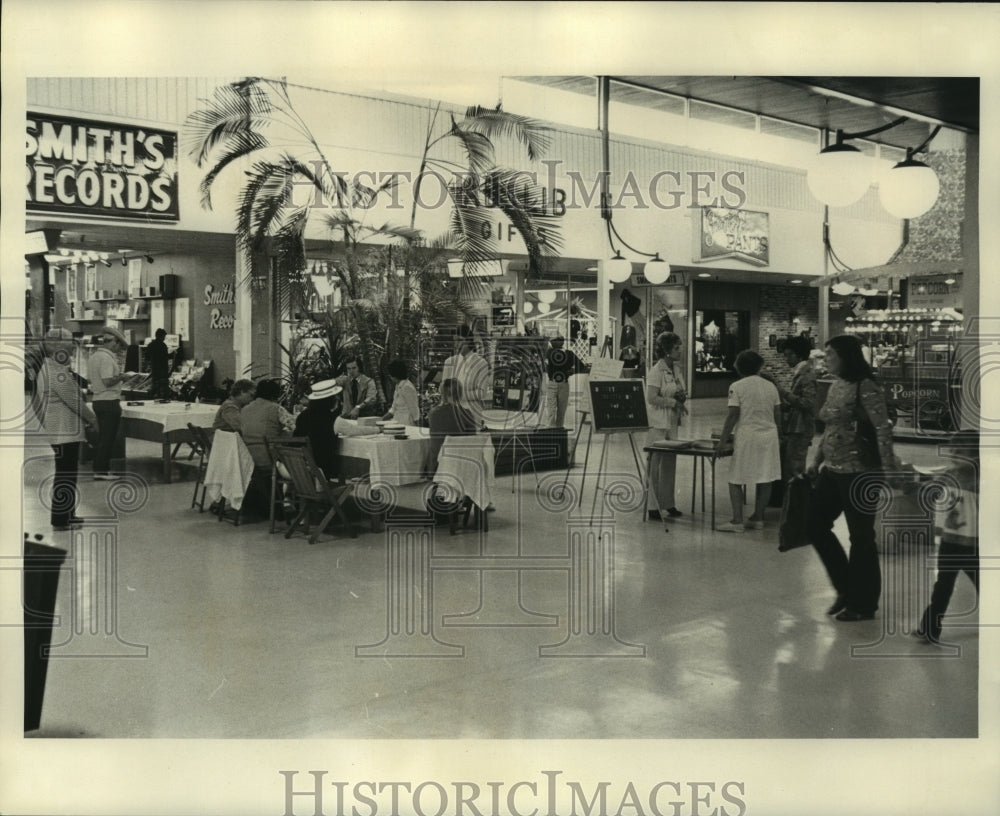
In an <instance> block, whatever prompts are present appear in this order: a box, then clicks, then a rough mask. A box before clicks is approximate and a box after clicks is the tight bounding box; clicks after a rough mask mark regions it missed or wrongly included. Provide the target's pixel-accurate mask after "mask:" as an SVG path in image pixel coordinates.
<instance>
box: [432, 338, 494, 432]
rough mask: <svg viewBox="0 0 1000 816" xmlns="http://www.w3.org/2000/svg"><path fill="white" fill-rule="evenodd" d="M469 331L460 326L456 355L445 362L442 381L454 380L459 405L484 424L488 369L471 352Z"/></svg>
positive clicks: (488, 381) (488, 394) (489, 385)
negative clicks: (458, 391)
mask: <svg viewBox="0 0 1000 816" xmlns="http://www.w3.org/2000/svg"><path fill="white" fill-rule="evenodd" d="M473 345H474V341H473V338H472V332H471V331H469V329H468V327H467V326H463V327H462V333H461V337H460V339H459V341H458V348H457V350H456V351H457V353H456V354H453V355H452V356H451V357H449V358H448V359H447V360H445V361H444V367H443V368H442V370H441V382H442V383H444V382H445V381H446V380H452V379H453V380H456V381H457V382H458V384H459V386H460V393H461V397H459V399H458V404H459V405H461V406H462V407H463V408H465V409H466V410H467V411H468V412H469V413H470V414H472V416H473V418H474V419H475V421H476V425H477V426H480V425H482V424H483V409H484V408H485V407H486V406H487V405H488V404H489V398H490V393H491V385H492V384H491V382H490V366H489V363H487V362H486V360H485V359H483V357H481V356H480V355H479V354H477V353H476V352H475V351H473Z"/></svg>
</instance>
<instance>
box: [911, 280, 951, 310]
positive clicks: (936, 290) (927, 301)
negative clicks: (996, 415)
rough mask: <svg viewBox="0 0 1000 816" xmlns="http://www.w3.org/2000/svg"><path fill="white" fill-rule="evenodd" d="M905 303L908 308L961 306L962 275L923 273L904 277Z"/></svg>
mask: <svg viewBox="0 0 1000 816" xmlns="http://www.w3.org/2000/svg"><path fill="white" fill-rule="evenodd" d="M947 281H953V283H947ZM906 305H907V308H910V309H949V308H950V309H959V310H961V308H962V275H961V273H956V274H954V275H951V276H948V275H933V276H931V275H924V276H914V277H911V278H907V279H906Z"/></svg>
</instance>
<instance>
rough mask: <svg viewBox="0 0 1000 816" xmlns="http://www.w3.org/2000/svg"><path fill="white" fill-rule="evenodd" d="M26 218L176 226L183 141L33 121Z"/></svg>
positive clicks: (157, 132)
mask: <svg viewBox="0 0 1000 816" xmlns="http://www.w3.org/2000/svg"><path fill="white" fill-rule="evenodd" d="M25 161H26V164H27V168H26V169H27V190H26V196H27V200H26V208H27V210H28V212H43V213H57V214H75V215H87V216H98V217H111V218H118V219H139V220H143V221H147V222H148V221H162V222H170V221H177V220H178V218H179V208H178V202H177V133H176V132H174V131H168V130H161V129H157V128H150V127H147V126H146V125H131V124H122V123H119V122H109V121H100V120H96V119H79V118H76V117H72V116H62V115H59V114H48V113H32V112H30V111H29V113H28V115H27V123H26V131H25Z"/></svg>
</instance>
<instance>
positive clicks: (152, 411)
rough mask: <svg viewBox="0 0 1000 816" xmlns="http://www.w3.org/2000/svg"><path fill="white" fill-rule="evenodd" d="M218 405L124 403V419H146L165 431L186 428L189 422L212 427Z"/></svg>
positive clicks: (200, 426)
mask: <svg viewBox="0 0 1000 816" xmlns="http://www.w3.org/2000/svg"><path fill="white" fill-rule="evenodd" d="M218 410H219V406H218V405H202V404H201V403H192V402H144V403H143V404H142V405H126V404H125V403H124V402H123V403H122V418H123V419H145V420H148V421H149V422H156V423H158V424H159V425H162V426H163V432H164V433H170V432H171V431H179V430H182V429H186V428H187V426H188V423H189V422H190V423H191V424H192V425H194V426H195V427H198V428H211V427H212V423H213V422H214V421H215V412H216V411H218Z"/></svg>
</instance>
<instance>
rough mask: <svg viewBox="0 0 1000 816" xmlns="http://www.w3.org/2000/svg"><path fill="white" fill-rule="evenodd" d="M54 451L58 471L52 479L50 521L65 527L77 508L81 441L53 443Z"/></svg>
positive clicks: (53, 524) (55, 525) (56, 525)
mask: <svg viewBox="0 0 1000 816" xmlns="http://www.w3.org/2000/svg"><path fill="white" fill-rule="evenodd" d="M52 451H53V452H54V453H55V455H56V472H55V476H54V477H53V479H52V499H51V502H52V508H51V510H50V511H49V522H50V523H51V524H52V526H53V527H64V526H66V525H67V524H69V520H70V518H72V516H73V512H74V511H75V510H76V501H77V498H78V496H77V490H76V479H77V470H78V466H79V462H80V443H79V442H64V443H63V444H61V445H53V446H52Z"/></svg>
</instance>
